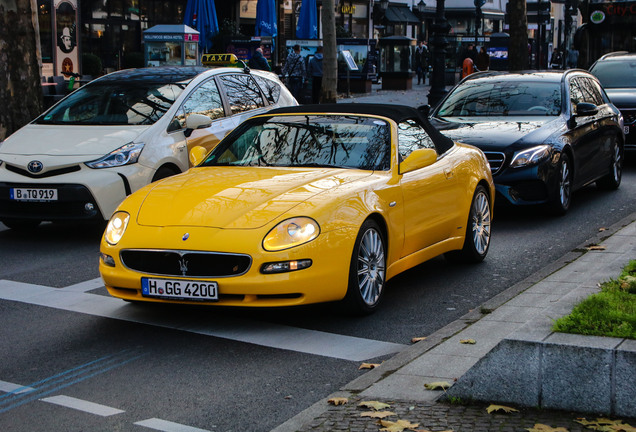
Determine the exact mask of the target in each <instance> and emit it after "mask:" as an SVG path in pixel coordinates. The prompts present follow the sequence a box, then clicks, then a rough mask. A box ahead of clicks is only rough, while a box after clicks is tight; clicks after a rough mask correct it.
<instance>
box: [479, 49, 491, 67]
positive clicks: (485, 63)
mask: <svg viewBox="0 0 636 432" xmlns="http://www.w3.org/2000/svg"><path fill="white" fill-rule="evenodd" d="M475 67H476V68H477V70H480V71H487V70H488V69H490V56H489V55H488V53H487V52H486V47H481V49H480V50H479V54H477V60H476V61H475Z"/></svg>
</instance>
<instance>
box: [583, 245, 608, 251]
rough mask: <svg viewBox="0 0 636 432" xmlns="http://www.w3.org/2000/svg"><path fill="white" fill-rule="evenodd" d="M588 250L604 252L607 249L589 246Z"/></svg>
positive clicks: (600, 246) (599, 246)
mask: <svg viewBox="0 0 636 432" xmlns="http://www.w3.org/2000/svg"><path fill="white" fill-rule="evenodd" d="M586 249H587V250H589V251H604V250H605V249H607V248H606V247H605V246H602V245H589V246H588V247H586Z"/></svg>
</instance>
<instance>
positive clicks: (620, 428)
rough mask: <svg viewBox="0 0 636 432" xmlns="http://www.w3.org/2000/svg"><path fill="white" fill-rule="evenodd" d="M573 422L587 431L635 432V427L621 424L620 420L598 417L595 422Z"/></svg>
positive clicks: (584, 420) (577, 420) (582, 420)
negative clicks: (584, 427)
mask: <svg viewBox="0 0 636 432" xmlns="http://www.w3.org/2000/svg"><path fill="white" fill-rule="evenodd" d="M574 421H575V422H577V423H580V424H582V425H583V426H586V427H587V428H588V429H592V430H597V431H601V432H636V428H635V427H633V426H631V425H629V424H627V423H623V421H622V420H610V419H607V418H603V417H600V418H597V419H596V420H586V419H585V418H578V419H576V420H574Z"/></svg>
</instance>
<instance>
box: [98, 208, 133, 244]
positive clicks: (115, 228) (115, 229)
mask: <svg viewBox="0 0 636 432" xmlns="http://www.w3.org/2000/svg"><path fill="white" fill-rule="evenodd" d="M129 219H130V215H129V214H128V213H126V212H122V211H118V212H116V213H115V214H114V215H113V217H111V218H110V220H109V221H108V225H107V226H106V231H105V232H104V240H106V241H107V242H108V244H110V245H113V246H115V245H116V244H117V243H118V242H119V240H121V238H122V237H123V236H124V232H126V227H127V226H128V220H129Z"/></svg>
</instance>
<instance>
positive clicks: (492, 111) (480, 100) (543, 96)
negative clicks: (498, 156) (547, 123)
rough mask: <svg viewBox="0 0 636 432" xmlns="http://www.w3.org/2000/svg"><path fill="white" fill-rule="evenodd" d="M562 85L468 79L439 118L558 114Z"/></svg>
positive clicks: (448, 100)
mask: <svg viewBox="0 0 636 432" xmlns="http://www.w3.org/2000/svg"><path fill="white" fill-rule="evenodd" d="M559 114H561V84H560V83H558V82H547V83H545V82H539V81H530V82H529V81H522V82H510V81H499V82H493V80H487V81H486V80H484V81H468V82H466V83H465V84H463V85H460V86H459V87H457V88H456V89H455V91H453V93H451V95H450V96H449V97H448V99H446V100H445V101H444V103H443V104H442V106H441V107H440V108H439V110H438V111H437V114H436V115H437V116H438V117H469V116H470V117H472V116H477V117H489V116H503V117H507V116H537V115H539V116H558V115H559Z"/></svg>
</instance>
